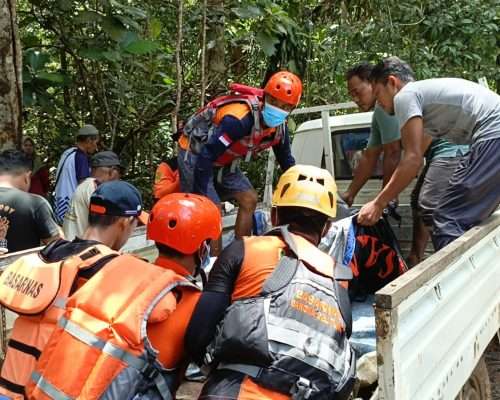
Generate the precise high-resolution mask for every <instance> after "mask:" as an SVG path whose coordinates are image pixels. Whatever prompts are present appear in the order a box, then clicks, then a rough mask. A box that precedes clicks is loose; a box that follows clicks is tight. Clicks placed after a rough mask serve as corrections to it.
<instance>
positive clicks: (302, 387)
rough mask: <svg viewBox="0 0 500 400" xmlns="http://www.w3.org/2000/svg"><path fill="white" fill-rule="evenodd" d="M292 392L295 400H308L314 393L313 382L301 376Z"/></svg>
mask: <svg viewBox="0 0 500 400" xmlns="http://www.w3.org/2000/svg"><path fill="white" fill-rule="evenodd" d="M290 392H291V393H290V394H291V395H292V399H293V400H302V399H308V398H309V397H311V394H312V392H313V388H312V384H311V381H310V380H309V379H306V378H303V377H302V376H300V377H299V379H298V380H297V382H295V385H294V386H293V387H292V390H291V391H290Z"/></svg>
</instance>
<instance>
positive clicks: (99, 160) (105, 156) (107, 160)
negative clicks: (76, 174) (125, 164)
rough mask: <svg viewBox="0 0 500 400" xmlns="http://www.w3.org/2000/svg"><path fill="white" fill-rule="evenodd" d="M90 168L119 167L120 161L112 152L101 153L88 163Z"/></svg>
mask: <svg viewBox="0 0 500 400" xmlns="http://www.w3.org/2000/svg"><path fill="white" fill-rule="evenodd" d="M90 165H91V166H92V167H121V166H122V165H121V163H120V159H119V158H118V156H117V155H116V153H114V152H112V151H101V152H99V153H97V154H95V155H94V156H93V157H92V160H91V161H90Z"/></svg>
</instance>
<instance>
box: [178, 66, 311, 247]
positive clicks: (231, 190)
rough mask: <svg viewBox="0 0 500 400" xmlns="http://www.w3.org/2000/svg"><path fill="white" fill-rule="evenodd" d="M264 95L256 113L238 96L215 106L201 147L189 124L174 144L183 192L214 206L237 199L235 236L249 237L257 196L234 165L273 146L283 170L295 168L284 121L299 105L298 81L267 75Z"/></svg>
mask: <svg viewBox="0 0 500 400" xmlns="http://www.w3.org/2000/svg"><path fill="white" fill-rule="evenodd" d="M263 92H264V102H263V104H257V105H256V108H258V110H252V108H253V107H252V105H250V104H248V103H246V102H244V101H241V100H240V101H238V99H237V98H236V99H235V101H234V102H229V103H223V104H222V105H221V106H220V107H217V108H216V110H214V113H213V114H214V115H213V118H210V121H204V122H203V123H204V126H203V127H202V128H201V129H204V130H205V135H204V141H203V143H202V145H201V148H199V149H194V148H193V142H192V140H191V139H192V135H191V136H190V135H189V134H188V128H187V127H189V125H190V122H189V121H188V122H187V124H186V127H185V129H184V136H183V137H181V139H180V140H179V147H180V149H179V156H178V160H179V172H180V178H181V188H182V190H183V191H185V192H194V193H199V194H203V195H206V196H208V197H209V198H210V199H212V200H213V201H214V202H215V203H216V204H219V203H220V201H221V199H222V200H229V199H232V200H236V202H237V203H238V205H239V209H238V216H237V218H236V226H235V235H236V237H242V236H244V235H250V234H251V230H252V215H253V212H254V211H255V208H256V205H257V193H256V192H255V190H254V189H253V187H252V185H251V183H250V181H249V180H248V178H247V177H246V176H245V175H244V174H243V173H242V172H241V170H240V169H239V167H238V162H239V161H240V160H241V159H242V158H245V157H248V156H252V155H255V154H257V153H259V152H261V151H263V150H265V149H267V148H269V147H272V148H273V150H274V153H275V155H276V158H277V160H278V163H279V164H280V166H281V168H282V169H283V170H284V171H285V170H287V169H288V168H290V167H291V166H293V165H294V164H295V160H294V158H293V156H292V154H291V150H290V138H289V135H288V130H287V127H286V120H287V117H288V115H289V114H290V112H291V111H292V110H293V109H294V108H295V107H296V106H297V104H298V103H299V101H300V97H301V94H302V82H301V80H300V79H299V77H297V76H296V75H294V74H292V73H291V72H288V71H281V72H278V73H275V74H274V75H272V76H271V78H270V79H269V81H268V82H267V84H266V85H265V87H264V90H263ZM216 101H217V99H216V100H215V102H216ZM195 115H196V114H195ZM192 118H194V116H193V117H192ZM247 161H248V158H247Z"/></svg>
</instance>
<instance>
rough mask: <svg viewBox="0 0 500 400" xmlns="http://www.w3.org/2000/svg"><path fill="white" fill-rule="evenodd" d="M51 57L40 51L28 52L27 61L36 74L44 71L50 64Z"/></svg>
mask: <svg viewBox="0 0 500 400" xmlns="http://www.w3.org/2000/svg"><path fill="white" fill-rule="evenodd" d="M49 59H50V57H49V55H48V54H47V53H43V52H40V51H38V50H28V51H27V55H26V60H27V63H28V65H29V67H30V68H31V69H32V71H34V72H36V71H38V70H40V69H42V68H43V67H44V66H45V64H47V63H48V62H49Z"/></svg>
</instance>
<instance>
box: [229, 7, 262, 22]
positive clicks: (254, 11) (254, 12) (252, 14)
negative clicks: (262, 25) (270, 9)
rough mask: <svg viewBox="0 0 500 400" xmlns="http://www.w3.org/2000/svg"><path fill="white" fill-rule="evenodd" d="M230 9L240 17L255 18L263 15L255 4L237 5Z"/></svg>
mask: <svg viewBox="0 0 500 400" xmlns="http://www.w3.org/2000/svg"><path fill="white" fill-rule="evenodd" d="M231 11H232V12H233V13H235V14H236V15H237V16H238V17H239V18H241V19H247V18H257V17H260V16H262V15H263V13H262V10H261V9H260V8H259V7H256V6H247V7H237V8H233V9H232V10H231Z"/></svg>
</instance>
